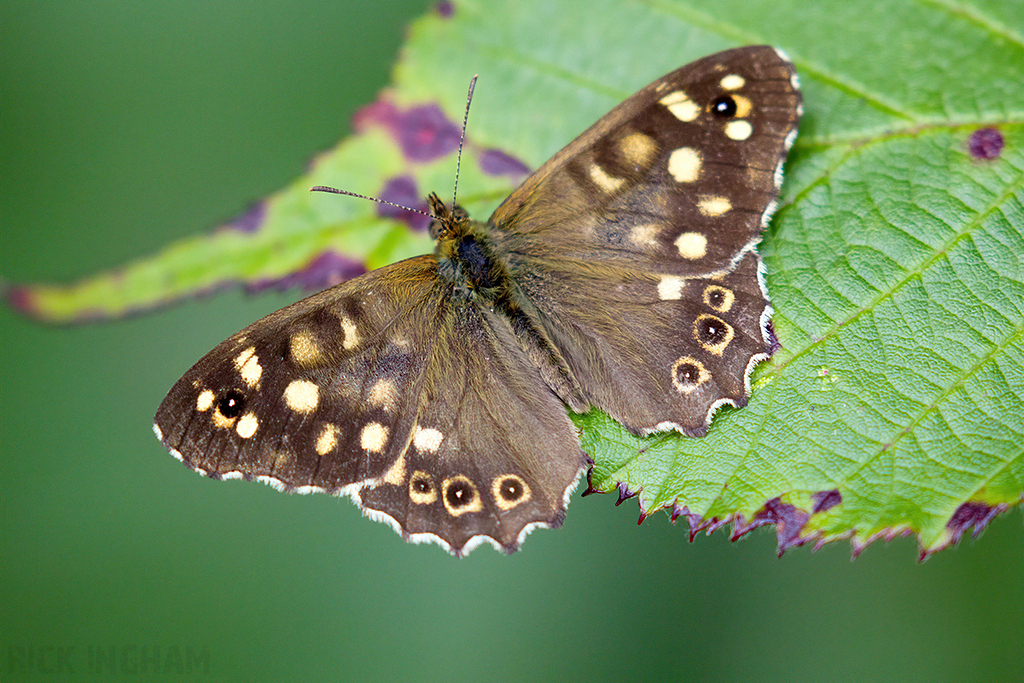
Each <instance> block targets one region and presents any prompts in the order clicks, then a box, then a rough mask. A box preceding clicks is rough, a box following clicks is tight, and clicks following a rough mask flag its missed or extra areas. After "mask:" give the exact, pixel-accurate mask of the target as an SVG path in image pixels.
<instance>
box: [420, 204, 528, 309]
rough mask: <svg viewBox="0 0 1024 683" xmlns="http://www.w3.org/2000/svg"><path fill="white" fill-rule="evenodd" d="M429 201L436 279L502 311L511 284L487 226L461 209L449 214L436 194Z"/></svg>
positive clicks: (462, 293)
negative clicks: (440, 279)
mask: <svg viewBox="0 0 1024 683" xmlns="http://www.w3.org/2000/svg"><path fill="white" fill-rule="evenodd" d="M429 201H430V208H431V210H432V212H433V214H434V220H433V221H432V222H431V224H430V234H431V236H432V237H433V238H434V239H436V240H437V248H436V251H435V253H436V255H437V261H438V275H440V276H441V278H442V279H443V280H444V281H446V282H448V283H450V284H451V285H452V287H453V288H454V292H455V294H457V295H460V296H465V297H468V298H472V299H475V300H476V301H477V302H479V303H486V304H488V305H491V306H494V305H498V306H499V307H501V308H505V305H504V304H503V302H508V301H510V299H511V295H512V291H511V288H512V281H511V279H510V277H509V274H508V270H507V268H506V265H505V263H504V259H502V258H501V257H500V255H499V254H498V253H497V250H496V249H495V246H494V243H493V241H492V240H491V238H490V230H489V229H488V226H487V224H486V223H481V222H479V221H474V220H471V219H470V217H469V214H468V213H467V212H466V210H465V209H463V208H462V207H461V206H458V205H454V206H453V207H452V209H451V210H449V209H448V207H447V206H445V204H444V202H442V201H441V200H440V199H439V198H438V197H437V195H436V194H431V195H430V197H429ZM509 312H511V311H509Z"/></svg>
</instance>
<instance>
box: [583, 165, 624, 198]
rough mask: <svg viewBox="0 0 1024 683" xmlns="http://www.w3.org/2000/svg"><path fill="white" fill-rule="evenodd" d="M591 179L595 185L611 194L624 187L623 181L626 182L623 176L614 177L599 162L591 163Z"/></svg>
mask: <svg viewBox="0 0 1024 683" xmlns="http://www.w3.org/2000/svg"><path fill="white" fill-rule="evenodd" d="M590 179H591V180H593V181H594V184H595V185H597V186H598V187H600V188H601V189H602V190H604V191H605V192H607V193H609V194H611V193H612V192H615V191H616V190H618V189H619V188H620V187H622V183H624V182H626V181H625V180H624V179H623V178H613V177H612V176H610V175H608V174H607V173H605V170H604V169H603V168H601V167H600V166H598V165H597V164H591V165H590Z"/></svg>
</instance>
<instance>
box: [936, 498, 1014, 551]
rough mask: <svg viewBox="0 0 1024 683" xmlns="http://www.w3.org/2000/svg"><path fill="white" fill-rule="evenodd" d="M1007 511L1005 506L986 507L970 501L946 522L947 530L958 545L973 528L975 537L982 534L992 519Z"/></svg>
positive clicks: (983, 504)
mask: <svg viewBox="0 0 1024 683" xmlns="http://www.w3.org/2000/svg"><path fill="white" fill-rule="evenodd" d="M1005 509H1006V506H1005V505H986V504H985V503H978V502H974V501H968V502H966V503H964V504H962V505H961V506H960V507H958V508H957V509H956V512H954V513H953V516H952V517H950V518H949V521H948V522H946V528H947V529H949V531H950V535H951V536H952V537H953V542H954V543H956V542H957V541H959V540H960V537H961V536H963V535H964V532H965V531H967V530H968V529H970V528H971V527H974V533H973V534H972V535H973V536H977V535H978V534H980V533H981V531H982V529H984V528H985V527H986V526H988V523H989V522H991V521H992V518H993V517H995V516H996V515H997V514H999V513H1000V512H1002V511H1003V510H1005Z"/></svg>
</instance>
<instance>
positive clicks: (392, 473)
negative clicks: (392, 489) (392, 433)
mask: <svg viewBox="0 0 1024 683" xmlns="http://www.w3.org/2000/svg"><path fill="white" fill-rule="evenodd" d="M403 481H405V453H402V454H401V455H400V456H398V460H396V461H395V464H394V465H392V466H391V467H389V468H388V471H387V472H386V473H385V474H384V483H385V484H391V485H393V486H399V485H401V483H402V482H403Z"/></svg>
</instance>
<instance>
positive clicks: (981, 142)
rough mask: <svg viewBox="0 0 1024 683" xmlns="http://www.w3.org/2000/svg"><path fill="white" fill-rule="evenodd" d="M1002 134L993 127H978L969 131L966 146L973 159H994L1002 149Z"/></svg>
mask: <svg viewBox="0 0 1024 683" xmlns="http://www.w3.org/2000/svg"><path fill="white" fill-rule="evenodd" d="M1003 144H1004V143H1003V134H1002V133H1000V132H999V131H998V130H996V129H995V128H979V129H978V130H976V131H974V132H973V133H971V137H970V139H969V140H968V141H967V148H968V149H969V150H970V151H971V156H973V157H974V158H975V159H995V158H996V157H998V156H999V155H1000V154H1001V153H1002V151H1003Z"/></svg>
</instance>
